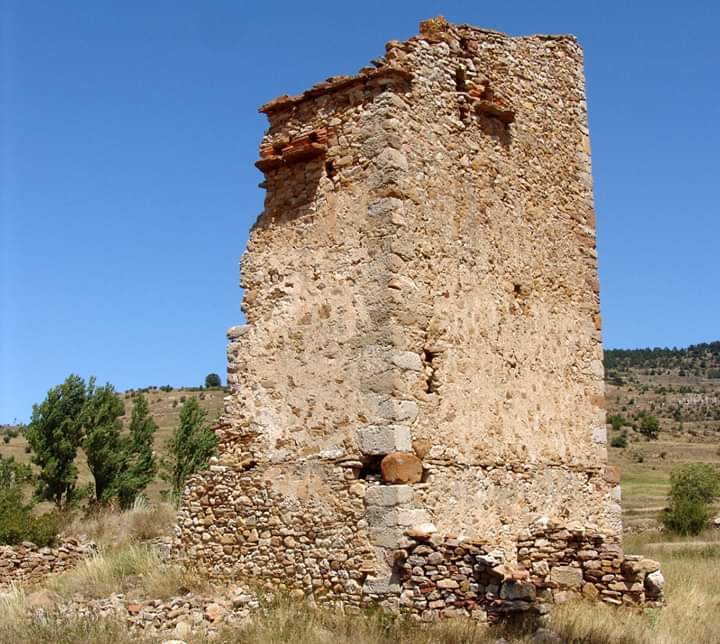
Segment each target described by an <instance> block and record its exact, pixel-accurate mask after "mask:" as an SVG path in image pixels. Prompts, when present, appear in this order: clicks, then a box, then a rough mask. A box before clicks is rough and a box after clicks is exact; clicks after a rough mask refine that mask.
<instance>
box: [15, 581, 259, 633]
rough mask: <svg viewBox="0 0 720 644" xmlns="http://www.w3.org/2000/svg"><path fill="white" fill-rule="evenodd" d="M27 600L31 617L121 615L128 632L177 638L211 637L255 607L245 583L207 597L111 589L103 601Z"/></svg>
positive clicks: (44, 594)
mask: <svg viewBox="0 0 720 644" xmlns="http://www.w3.org/2000/svg"><path fill="white" fill-rule="evenodd" d="M27 602H28V605H29V607H30V608H29V610H30V612H31V615H32V617H33V618H34V619H36V620H42V619H45V618H47V617H48V616H50V615H54V616H56V617H58V618H59V619H61V620H64V619H66V620H72V619H77V618H81V619H83V620H98V619H108V618H110V619H120V620H122V621H123V622H125V624H126V625H127V627H128V628H129V629H130V630H131V631H133V632H137V633H142V634H143V635H144V636H157V637H174V638H178V639H184V638H186V637H189V636H190V635H193V634H205V635H209V636H212V635H213V634H214V633H217V632H218V631H219V630H220V629H221V628H223V627H225V626H238V625H241V624H242V623H244V622H245V621H247V619H248V618H249V617H250V614H251V612H252V611H254V610H257V609H258V608H259V606H260V602H259V600H258V598H257V597H256V595H255V594H254V593H252V592H251V591H249V590H248V589H246V588H244V587H234V588H231V589H229V590H228V591H226V592H225V593H222V594H219V595H217V596H212V597H210V596H203V595H198V594H196V593H191V592H189V593H186V594H185V595H181V596H177V597H171V598H169V599H166V600H159V599H143V600H140V599H133V598H131V597H128V596H126V595H124V594H121V593H114V594H112V595H110V596H109V597H105V598H102V599H87V598H84V597H82V596H79V595H78V596H76V597H74V598H73V599H72V600H71V601H68V602H60V601H59V598H57V597H56V596H54V595H53V594H52V593H49V592H48V591H45V590H41V591H37V592H35V593H32V594H30V595H29V596H28V598H27Z"/></svg>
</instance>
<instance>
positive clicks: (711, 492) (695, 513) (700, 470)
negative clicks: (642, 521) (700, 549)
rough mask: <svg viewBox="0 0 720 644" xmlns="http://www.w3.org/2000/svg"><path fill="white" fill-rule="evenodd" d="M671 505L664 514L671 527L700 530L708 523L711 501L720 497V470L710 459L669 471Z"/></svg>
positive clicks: (691, 531)
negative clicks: (708, 461) (709, 462)
mask: <svg viewBox="0 0 720 644" xmlns="http://www.w3.org/2000/svg"><path fill="white" fill-rule="evenodd" d="M669 496H670V507H669V508H668V509H667V510H666V511H665V513H664V514H663V517H662V519H663V523H664V524H665V527H666V528H667V529H668V530H671V531H672V532H676V533H678V534H682V535H686V534H699V533H700V532H701V531H702V530H703V528H705V526H707V523H708V520H709V518H710V505H711V504H712V503H713V502H714V501H715V500H716V499H717V498H718V497H720V472H718V470H717V469H715V468H714V467H713V466H712V465H710V464H708V463H690V464H688V465H683V466H682V467H679V468H677V469H675V470H673V472H672V473H671V475H670V495H669Z"/></svg>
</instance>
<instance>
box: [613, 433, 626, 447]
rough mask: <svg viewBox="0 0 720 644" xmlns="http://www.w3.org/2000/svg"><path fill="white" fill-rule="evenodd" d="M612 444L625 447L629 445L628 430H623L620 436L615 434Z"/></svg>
mask: <svg viewBox="0 0 720 644" xmlns="http://www.w3.org/2000/svg"><path fill="white" fill-rule="evenodd" d="M610 446H611V447H620V448H622V449H625V448H626V447H627V446H628V437H627V432H623V433H622V434H620V435H619V436H613V438H612V439H611V440H610Z"/></svg>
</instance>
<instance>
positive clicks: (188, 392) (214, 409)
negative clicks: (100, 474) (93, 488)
mask: <svg viewBox="0 0 720 644" xmlns="http://www.w3.org/2000/svg"><path fill="white" fill-rule="evenodd" d="M143 392H144V394H145V397H146V399H147V401H148V406H149V407H150V414H151V415H152V417H153V418H154V419H155V422H156V423H157V425H158V431H157V434H156V435H155V449H156V451H157V452H158V453H159V454H162V453H164V451H165V445H166V443H167V441H168V439H169V438H170V436H171V435H172V432H173V430H174V429H175V427H176V426H177V424H178V421H179V417H180V407H181V406H182V403H183V402H184V401H185V399H186V398H189V397H190V396H196V397H197V398H198V402H199V403H200V406H201V407H202V408H203V409H204V410H206V411H207V413H208V419H209V420H210V421H211V422H214V421H215V420H217V418H218V416H219V415H220V412H221V410H222V405H223V396H224V395H225V391H224V390H222V389H205V390H197V389H190V388H187V389H169V388H163V389H159V388H155V387H148V388H146V389H143ZM118 395H119V396H120V397H121V398H122V401H123V403H124V405H125V415H124V416H123V417H122V421H123V426H124V427H127V426H128V425H129V423H130V415H131V413H132V395H133V391H132V390H131V391H127V392H124V393H120V394H118ZM17 429H18V428H17V427H13V426H10V425H6V426H3V428H2V431H0V433H8V432H9V433H10V434H11V435H12V434H15V433H16V431H14V430H17ZM27 449H28V445H27V441H26V440H25V437H24V436H23V435H22V433H21V432H20V433H18V434H17V435H16V436H14V437H12V438H10V441H9V442H8V443H5V442H4V441H2V442H0V454H2V455H3V456H14V457H15V459H16V460H18V461H20V462H22V463H28V462H30V454H29V453H28V451H27ZM78 469H79V483H80V485H83V484H85V483H88V482H90V481H91V479H92V477H91V476H90V471H89V470H88V468H87V465H86V462H85V456H84V454H83V453H82V450H80V454H79V458H78ZM166 487H167V485H166V484H164V483H163V482H162V481H158V480H156V481H154V482H153V483H151V484H150V486H149V487H148V490H147V492H148V496H149V497H150V499H151V500H153V501H154V500H158V499H159V498H160V491H161V490H163V489H165V488H166Z"/></svg>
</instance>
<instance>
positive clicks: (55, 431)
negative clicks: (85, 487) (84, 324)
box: [26, 374, 85, 508]
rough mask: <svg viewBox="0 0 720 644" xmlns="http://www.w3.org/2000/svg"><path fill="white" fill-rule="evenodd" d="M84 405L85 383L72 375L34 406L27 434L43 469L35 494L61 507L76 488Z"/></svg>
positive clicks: (34, 461) (35, 461)
mask: <svg viewBox="0 0 720 644" xmlns="http://www.w3.org/2000/svg"><path fill="white" fill-rule="evenodd" d="M84 404H85V383H84V382H83V380H82V378H80V376H76V375H74V374H72V375H70V376H68V377H67V378H66V380H65V382H63V384H61V385H58V386H57V387H53V388H52V389H51V390H50V391H48V394H47V397H46V398H45V400H44V401H43V402H42V403H40V404H39V405H33V410H32V416H31V419H30V424H29V425H28V429H27V434H26V435H27V440H28V443H29V444H30V447H31V449H32V451H33V457H32V462H33V463H34V464H35V465H37V466H38V467H39V468H40V472H39V474H38V478H37V486H36V490H35V494H36V495H37V497H38V498H40V499H43V500H47V501H52V502H54V503H55V505H56V506H57V507H58V508H60V507H62V505H63V503H65V502H67V501H69V500H70V499H71V498H72V495H73V492H74V490H75V483H76V481H77V468H76V467H75V456H76V454H77V448H78V446H79V445H80V441H81V438H82V413H83V406H84Z"/></svg>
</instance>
